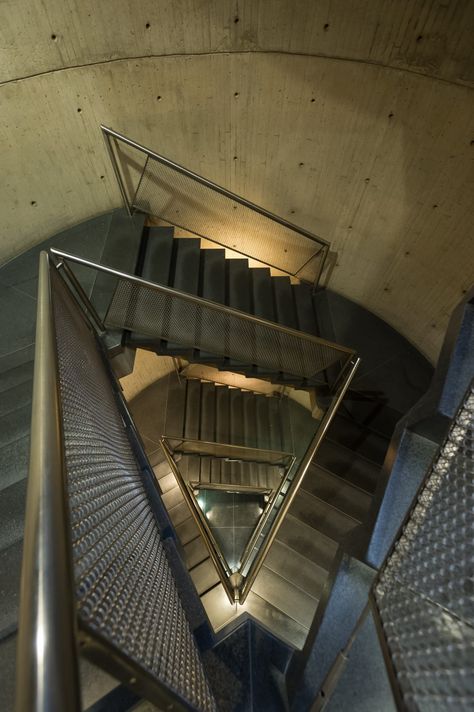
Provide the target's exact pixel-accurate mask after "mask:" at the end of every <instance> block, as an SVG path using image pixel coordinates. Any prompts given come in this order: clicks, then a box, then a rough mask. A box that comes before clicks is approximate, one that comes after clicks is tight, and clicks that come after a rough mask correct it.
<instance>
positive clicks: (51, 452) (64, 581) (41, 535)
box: [16, 252, 81, 712]
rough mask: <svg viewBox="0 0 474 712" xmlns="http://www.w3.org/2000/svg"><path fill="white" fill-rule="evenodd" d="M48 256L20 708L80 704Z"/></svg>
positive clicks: (31, 710) (43, 272) (23, 595)
mask: <svg viewBox="0 0 474 712" xmlns="http://www.w3.org/2000/svg"><path fill="white" fill-rule="evenodd" d="M68 532H69V527H68V511H67V504H66V468H65V463H64V449H63V434H62V423H61V406H60V396H59V377H58V366H57V356H56V343H55V327H54V315H53V304H52V294H51V286H50V279H49V258H48V255H47V253H46V252H42V253H41V256H40V266H39V285H38V309H37V323H36V346H35V368H34V381H33V408H32V418H31V446H30V466H29V475H28V492H27V500H26V515H25V537H24V546H23V563H22V575H21V592H20V614H19V631H18V648H17V684H16V710H17V712H63V711H64V710H80V709H81V705H80V687H79V675H78V661H77V649H76V634H75V631H76V614H75V602H74V593H73V574H72V557H71V545H70V540H69V534H68Z"/></svg>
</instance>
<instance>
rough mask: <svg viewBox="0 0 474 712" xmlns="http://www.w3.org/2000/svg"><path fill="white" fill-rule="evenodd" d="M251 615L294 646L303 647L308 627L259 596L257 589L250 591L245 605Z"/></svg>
mask: <svg viewBox="0 0 474 712" xmlns="http://www.w3.org/2000/svg"><path fill="white" fill-rule="evenodd" d="M243 608H244V610H245V611H247V612H248V613H249V614H250V615H251V616H253V617H254V618H256V619H257V620H258V621H259V623H261V624H262V625H263V626H264V627H266V628H268V629H269V630H270V632H271V633H273V635H276V636H278V637H279V638H281V640H283V641H284V642H286V643H288V644H289V645H291V646H292V647H294V648H297V649H299V650H301V649H302V647H303V645H304V643H305V640H306V636H307V635H308V628H306V627H305V626H303V625H301V624H300V623H298V622H297V621H296V620H295V619H294V618H292V617H291V616H288V615H286V613H284V612H283V611H282V610H280V609H279V608H277V607H276V606H273V605H272V604H271V603H269V602H268V601H266V600H265V599H263V598H262V597H261V596H259V595H258V594H257V593H256V592H255V591H250V593H249V595H248V597H247V600H246V601H245V604H244V606H243Z"/></svg>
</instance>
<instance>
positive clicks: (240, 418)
mask: <svg viewBox="0 0 474 712" xmlns="http://www.w3.org/2000/svg"><path fill="white" fill-rule="evenodd" d="M229 397H230V411H229V415H230V426H229V427H230V440H231V443H232V445H243V444H244V441H245V436H244V413H243V399H242V391H241V390H239V389H238V388H231V389H230V390H229Z"/></svg>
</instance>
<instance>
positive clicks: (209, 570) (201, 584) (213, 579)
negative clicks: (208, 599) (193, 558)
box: [189, 557, 220, 596]
mask: <svg viewBox="0 0 474 712" xmlns="http://www.w3.org/2000/svg"><path fill="white" fill-rule="evenodd" d="M189 574H190V576H191V578H192V580H193V583H194V585H195V587H196V590H197V592H198V594H199V595H200V596H201V595H202V594H203V593H206V591H209V590H210V589H211V588H213V586H215V585H216V584H217V583H219V580H220V579H219V574H218V573H217V571H216V567H215V566H214V564H213V563H212V560H211V558H210V557H209V558H207V559H205V560H204V561H202V562H201V563H200V564H198V565H197V566H195V567H194V568H193V569H191V570H190V571H189Z"/></svg>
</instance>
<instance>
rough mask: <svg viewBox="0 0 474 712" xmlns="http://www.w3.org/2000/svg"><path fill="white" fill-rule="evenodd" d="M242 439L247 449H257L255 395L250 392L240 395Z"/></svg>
mask: <svg viewBox="0 0 474 712" xmlns="http://www.w3.org/2000/svg"><path fill="white" fill-rule="evenodd" d="M242 401H243V418H244V439H245V444H246V445H247V447H257V420H256V412H255V408H256V405H255V395H254V394H253V393H251V392H250V391H246V392H244V393H242Z"/></svg>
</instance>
